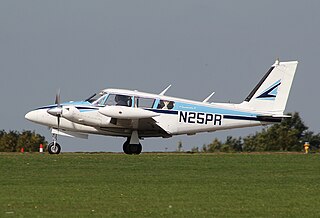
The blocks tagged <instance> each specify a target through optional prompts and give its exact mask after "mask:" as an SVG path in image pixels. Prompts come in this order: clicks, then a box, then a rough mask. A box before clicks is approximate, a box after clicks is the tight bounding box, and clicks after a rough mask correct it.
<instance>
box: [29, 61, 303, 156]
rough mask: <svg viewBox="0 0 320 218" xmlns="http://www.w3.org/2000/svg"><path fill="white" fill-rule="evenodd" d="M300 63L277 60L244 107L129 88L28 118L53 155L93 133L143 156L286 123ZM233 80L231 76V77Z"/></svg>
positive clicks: (57, 105)
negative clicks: (149, 149) (153, 146)
mask: <svg viewBox="0 0 320 218" xmlns="http://www.w3.org/2000/svg"><path fill="white" fill-rule="evenodd" d="M297 65H298V62H297V61H289V62H280V61H279V60H277V61H276V62H275V63H274V64H273V65H272V66H271V68H270V69H269V70H268V71H267V73H266V74H265V75H264V76H263V78H262V79H261V80H260V82H259V83H258V84H257V85H256V86H255V87H254V89H253V90H252V91H251V92H250V94H249V95H248V96H247V97H246V98H245V100H244V101H243V102H242V103H240V104H232V103H212V102H209V100H210V98H211V97H212V95H213V94H214V93H212V94H211V95H209V96H208V97H207V98H206V99H204V100H203V101H200V102H199V101H193V100H187V99H182V98H174V97H169V96H166V95H165V93H166V91H167V90H168V89H169V87H170V86H169V87H167V88H166V89H165V90H163V91H162V92H161V93H160V94H150V93H145V92H139V91H130V90H124V89H104V90H102V91H101V92H99V94H94V95H92V96H91V97H90V98H88V99H86V100H83V101H75V102H74V101H70V102H66V103H61V102H60V92H58V93H57V95H56V100H55V104H53V105H48V106H43V107H39V108H37V109H35V110H33V111H30V112H29V113H27V114H26V115H25V118H26V119H28V120H30V121H32V122H35V123H38V124H41V125H44V126H48V127H49V128H50V129H51V131H52V138H53V141H52V142H51V143H50V144H49V145H48V152H49V153H50V154H59V153H60V151H61V146H60V145H59V144H58V142H57V136H58V135H63V136H70V137H79V138H88V134H99V135H107V136H118V137H124V138H125V139H126V140H125V142H124V144H123V151H124V153H126V154H140V153H141V151H142V146H141V144H140V140H141V139H143V138H147V137H163V138H169V137H172V136H174V135H182V134H187V135H194V134H196V133H199V132H214V131H218V130H225V129H233V128H243V127H252V126H260V125H267V124H273V123H278V122H281V120H282V119H283V118H285V117H288V116H287V115H285V114H284V110H285V107H286V103H287V100H288V96H289V92H290V89H291V85H292V81H293V78H294V74H295V72H296V68H297ZM230 76H231V75H230Z"/></svg>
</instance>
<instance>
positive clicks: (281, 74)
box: [239, 60, 298, 115]
mask: <svg viewBox="0 0 320 218" xmlns="http://www.w3.org/2000/svg"><path fill="white" fill-rule="evenodd" d="M297 65H298V61H288V62H280V61H278V60H277V61H276V62H275V63H274V64H273V65H272V66H271V68H270V69H269V70H268V72H267V73H266V74H265V75H264V77H263V78H262V79H261V80H260V82H259V83H258V84H257V85H256V86H255V88H254V89H253V90H252V91H251V92H250V94H249V95H248V96H247V98H246V99H245V100H244V101H243V102H242V103H241V104H240V105H239V106H240V107H242V108H247V109H251V110H255V111H258V112H264V113H270V114H273V115H282V114H283V112H284V110H285V107H286V104H287V101H288V97H289V93H290V89H291V85H292V81H293V78H294V75H295V72H296V69H297Z"/></svg>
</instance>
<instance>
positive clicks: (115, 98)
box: [104, 94, 132, 107]
mask: <svg viewBox="0 0 320 218" xmlns="http://www.w3.org/2000/svg"><path fill="white" fill-rule="evenodd" d="M104 105H108V106H113V105H115V106H127V107H131V105H132V98H131V96H128V95H116V94H110V95H109V96H108V98H107V100H106V101H105V103H104Z"/></svg>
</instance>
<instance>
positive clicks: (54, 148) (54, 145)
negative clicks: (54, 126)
mask: <svg viewBox="0 0 320 218" xmlns="http://www.w3.org/2000/svg"><path fill="white" fill-rule="evenodd" d="M57 138H58V135H57V134H52V139H53V142H51V143H50V144H49V145H48V152H49V154H59V153H60V151H61V146H60V145H59V144H58V142H57Z"/></svg>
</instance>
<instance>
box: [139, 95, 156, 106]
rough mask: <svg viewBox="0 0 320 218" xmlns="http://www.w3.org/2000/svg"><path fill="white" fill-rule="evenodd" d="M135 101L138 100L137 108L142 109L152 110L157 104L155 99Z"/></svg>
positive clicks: (140, 98)
mask: <svg viewBox="0 0 320 218" xmlns="http://www.w3.org/2000/svg"><path fill="white" fill-rule="evenodd" d="M135 99H136V101H135V107H140V108H152V107H153V104H154V102H155V99H153V98H142V97H136V98H135Z"/></svg>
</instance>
